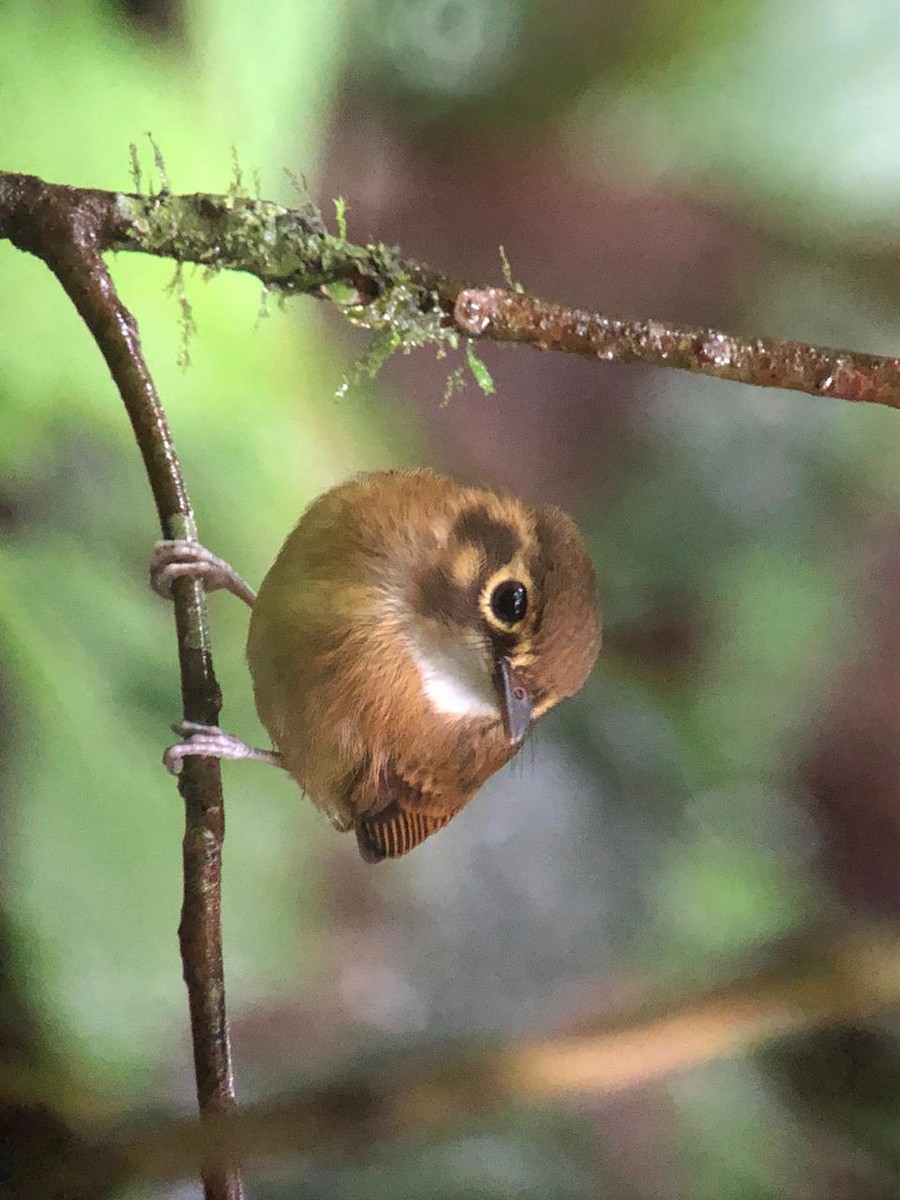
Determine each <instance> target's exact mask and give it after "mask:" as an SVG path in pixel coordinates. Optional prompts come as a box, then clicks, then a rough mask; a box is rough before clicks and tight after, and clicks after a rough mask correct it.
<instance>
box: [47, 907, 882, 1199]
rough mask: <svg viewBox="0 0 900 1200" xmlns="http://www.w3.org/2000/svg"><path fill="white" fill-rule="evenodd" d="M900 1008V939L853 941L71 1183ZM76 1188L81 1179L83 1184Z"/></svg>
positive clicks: (103, 1147)
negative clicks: (681, 997)
mask: <svg viewBox="0 0 900 1200" xmlns="http://www.w3.org/2000/svg"><path fill="white" fill-rule="evenodd" d="M898 1005H900V931H898V930H897V929H895V928H887V929H878V928H872V929H861V930H858V931H851V932H849V933H847V934H845V935H843V936H841V937H838V938H836V939H835V940H834V941H833V942H832V943H831V944H826V945H824V946H822V945H819V946H813V945H810V946H809V947H806V948H804V949H802V950H801V949H798V948H797V947H793V948H792V949H791V951H790V952H789V953H786V954H785V961H783V962H781V963H778V964H776V965H773V966H772V967H770V968H768V969H766V970H763V971H761V972H759V973H757V974H756V975H755V976H754V977H752V978H748V979H742V980H739V981H737V982H735V983H733V984H731V985H728V986H725V987H722V988H717V989H714V990H712V991H709V992H706V993H705V994H700V995H696V996H694V997H692V998H689V999H686V1000H683V1001H680V1002H679V1001H673V1000H671V999H670V1000H668V1001H667V1002H666V1003H663V1004H660V1003H658V1002H657V1003H655V1004H645V1005H642V1006H641V1007H640V1008H638V1009H637V1010H635V1011H633V1012H631V1013H627V1014H625V1015H624V1016H621V1017H618V1018H615V1019H613V1020H612V1021H610V1020H609V1019H608V1018H605V1019H600V1020H597V1021H594V1022H592V1023H589V1024H584V1025H582V1026H581V1028H580V1029H579V1030H578V1031H577V1032H575V1033H573V1034H570V1035H568V1036H563V1037H552V1038H541V1039H533V1040H524V1041H519V1042H513V1043H510V1044H508V1045H506V1046H494V1047H491V1046H485V1045H479V1044H473V1043H472V1042H469V1043H457V1044H455V1045H450V1046H443V1047H440V1048H435V1047H434V1046H433V1045H427V1044H423V1045H421V1046H419V1047H414V1048H409V1047H408V1046H407V1047H406V1048H404V1049H402V1050H397V1049H396V1048H395V1047H389V1048H388V1051H389V1052H386V1051H385V1048H383V1047H382V1048H380V1049H379V1050H376V1051H375V1052H373V1054H372V1056H371V1059H370V1060H369V1061H368V1062H365V1063H362V1064H358V1065H357V1066H356V1067H355V1068H353V1069H351V1070H349V1071H347V1072H345V1073H343V1074H342V1075H340V1076H337V1077H334V1078H332V1079H331V1080H330V1081H329V1082H328V1083H326V1084H324V1085H321V1086H319V1087H315V1088H312V1089H310V1090H308V1091H305V1092H303V1093H301V1094H298V1095H295V1096H293V1097H288V1098H286V1099H285V1100H284V1101H283V1102H279V1103H278V1104H267V1105H257V1106H252V1105H251V1106H247V1107H245V1108H244V1109H243V1110H241V1111H240V1112H239V1113H221V1114H215V1115H214V1116H213V1117H212V1118H211V1119H210V1120H208V1121H205V1122H203V1124H202V1126H198V1125H197V1124H195V1123H193V1122H189V1121H180V1120H179V1121H171V1122H163V1123H158V1122H156V1123H152V1124H151V1123H147V1124H143V1125H140V1126H135V1127H133V1128H132V1129H131V1130H130V1131H129V1132H127V1133H125V1134H124V1135H121V1134H120V1135H119V1136H118V1137H117V1138H116V1140H115V1141H109V1142H106V1143H103V1142H100V1143H98V1142H94V1144H93V1145H91V1146H85V1145H82V1147H81V1148H80V1152H79V1153H78V1155H77V1159H78V1162H76V1161H73V1162H71V1163H70V1164H69V1171H68V1172H67V1178H70V1179H73V1180H74V1178H75V1174H74V1173H75V1171H78V1170H87V1171H88V1179H89V1180H90V1181H93V1182H96V1184H97V1186H98V1187H99V1186H100V1185H104V1186H106V1185H108V1183H109V1181H110V1180H111V1179H112V1180H115V1181H116V1182H117V1183H121V1182H123V1181H125V1180H132V1181H133V1180H138V1179H148V1178H157V1179H159V1178H168V1179H173V1178H177V1177H180V1176H183V1175H187V1174H189V1173H190V1172H191V1171H192V1170H193V1169H195V1167H196V1163H197V1162H198V1161H199V1160H200V1159H203V1160H204V1161H212V1162H216V1161H223V1160H224V1161H227V1162H234V1161H237V1162H247V1161H248V1160H250V1159H253V1160H256V1161H259V1159H260V1158H261V1157H266V1156H271V1157H285V1156H289V1157H291V1158H296V1157H297V1156H309V1155H316V1154H333V1153H335V1152H338V1153H345V1154H352V1153H354V1152H356V1151H358V1150H359V1149H361V1148H362V1147H364V1146H368V1145H372V1144H374V1143H376V1142H382V1141H384V1140H385V1139H390V1138H396V1137H402V1136H406V1135H409V1134H416V1135H418V1136H425V1137H431V1138H438V1137H441V1136H445V1135H448V1134H453V1133H454V1132H455V1131H457V1130H458V1129H459V1128H460V1127H461V1125H463V1124H465V1123H466V1122H471V1121H478V1122H479V1123H483V1122H485V1121H488V1120H491V1119H496V1118H497V1117H498V1116H499V1115H500V1114H501V1113H502V1112H503V1111H504V1110H506V1109H508V1108H509V1107H510V1106H513V1105H546V1104H554V1103H560V1102H563V1103H565V1102H569V1101H573V1100H574V1101H577V1100H579V1099H584V1098H596V1097H601V1096H608V1095H612V1094H614V1093H617V1092H621V1091H624V1090H627V1089H629V1088H635V1087H639V1086H641V1085H644V1084H647V1083H650V1082H652V1081H654V1080H660V1079H663V1078H666V1077H668V1076H671V1075H672V1074H674V1073H676V1072H679V1071H685V1070H689V1069H691V1068H693V1067H697V1066H700V1065H702V1064H704V1063H707V1062H711V1061H714V1060H716V1059H722V1058H726V1057H729V1056H734V1055H736V1054H741V1053H746V1052H748V1051H751V1050H754V1049H757V1048H759V1047H762V1046H764V1045H768V1044H771V1043H772V1042H773V1041H775V1040H777V1039H779V1038H782V1037H785V1036H787V1035H791V1034H797V1033H801V1032H810V1031H813V1030H816V1029H820V1028H823V1027H828V1026H834V1025H841V1024H847V1023H856V1022H859V1021H863V1020H866V1019H867V1018H869V1017H872V1016H873V1015H876V1014H878V1013H880V1012H884V1011H888V1010H891V1009H894V1008H896V1007H897V1006H898ZM80 1180H81V1183H82V1185H83V1184H84V1182H85V1179H84V1176H83V1175H82V1176H80Z"/></svg>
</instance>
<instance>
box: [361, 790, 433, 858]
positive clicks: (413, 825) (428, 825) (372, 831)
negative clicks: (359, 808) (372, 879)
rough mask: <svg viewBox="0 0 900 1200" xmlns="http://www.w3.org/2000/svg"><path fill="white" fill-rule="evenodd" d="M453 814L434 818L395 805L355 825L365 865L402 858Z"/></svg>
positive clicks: (431, 814)
mask: <svg viewBox="0 0 900 1200" xmlns="http://www.w3.org/2000/svg"><path fill="white" fill-rule="evenodd" d="M453 815H454V814H453V813H450V814H448V815H447V816H435V815H434V814H433V813H427V812H422V810H421V809H419V810H416V809H410V808H401V807H400V805H399V804H397V803H396V802H395V803H394V804H390V805H388V807H387V808H386V809H384V811H383V812H380V813H378V815H377V816H374V817H370V818H369V820H367V821H362V822H361V823H360V824H359V825H357V826H356V840H357V842H358V844H359V852H360V854H361V855H362V857H363V858H364V859H365V861H366V862H371V863H375V862H381V861H382V860H383V859H385V858H400V856H401V855H402V854H408V853H409V851H410V850H412V849H414V848H415V847H416V846H418V845H419V844H420V843H421V842H424V841H425V839H426V838H427V837H430V836H431V834H433V833H436V832H437V831H438V830H439V829H442V828H443V826H444V825H446V824H447V822H448V821H449V820H450V817H451V816H453Z"/></svg>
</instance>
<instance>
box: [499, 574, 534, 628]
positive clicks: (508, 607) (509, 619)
mask: <svg viewBox="0 0 900 1200" xmlns="http://www.w3.org/2000/svg"><path fill="white" fill-rule="evenodd" d="M490 604H491V612H492V613H493V614H494V616H495V617H496V618H497V620H498V621H501V622H502V623H503V624H504V625H518V623H519V622H520V621H523V620H524V619H525V614H526V613H527V612H528V588H527V587H526V586H525V584H524V583H522V582H521V580H518V579H504V580H503V582H502V583H498V584H497V586H496V587H495V588H494V590H493V591H492V592H491V600H490Z"/></svg>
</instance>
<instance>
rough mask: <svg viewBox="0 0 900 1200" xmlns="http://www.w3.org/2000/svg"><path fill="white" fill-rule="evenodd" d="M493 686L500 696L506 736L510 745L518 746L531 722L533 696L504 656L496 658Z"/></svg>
mask: <svg viewBox="0 0 900 1200" xmlns="http://www.w3.org/2000/svg"><path fill="white" fill-rule="evenodd" d="M494 686H495V687H496V689H497V694H498V695H499V697H500V707H501V709H502V710H503V728H504V729H505V730H506V737H507V739H508V741H509V744H510V745H511V746H518V744H519V743H520V742H521V741H522V739H523V738H524V737H525V734H526V733H527V732H528V727H529V725H530V724H531V713H532V710H533V709H534V697H533V696H532V695H531V693H530V692H529V690H528V688H527V687H525V685H524V684H523V683H522V680H521V678H520V677H519V676H518V675H517V673H516V671H515V670H514V668H513V667H511V666H510V665H509V663H508V662H507V660H506V659H505V658H498V659H497V665H496V667H495V668H494Z"/></svg>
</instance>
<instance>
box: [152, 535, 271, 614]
mask: <svg viewBox="0 0 900 1200" xmlns="http://www.w3.org/2000/svg"><path fill="white" fill-rule="evenodd" d="M185 576H187V577H188V578H193V579H202V580H203V584H204V586H205V588H206V590H207V591H208V592H214V591H217V590H218V589H219V588H224V589H225V590H226V591H229V592H232V593H233V594H234V595H235V596H237V597H238V599H240V600H243V601H244V603H245V604H248V605H250V607H251V608H252V607H253V602H254V600H255V599H256V593H255V592H254V591H253V589H252V588H251V587H250V585H249V584H248V583H246V582H245V581H244V580H243V579H242V578H241V577H240V575H238V574H237V572H236V571H235V570H234V569H233V568H232V567H231V566H229V564H228V563H227V562H225V560H224V559H223V558H219V557H217V556H216V555H215V554H213V553H212V552H211V551H210V550H207V549H206V547H205V546H203V545H201V543H200V542H192V541H188V540H187V539H184V538H176V539H171V540H164V541H159V542H157V543H156V545H155V546H154V547H153V554H152V556H151V558H150V586H151V587H152V588H153V590H154V592H156V593H157V594H158V595H160V596H162V597H163V599H164V600H171V599H172V585H173V584H174V582H175V580H176V579H182V578H184V577H185Z"/></svg>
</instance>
